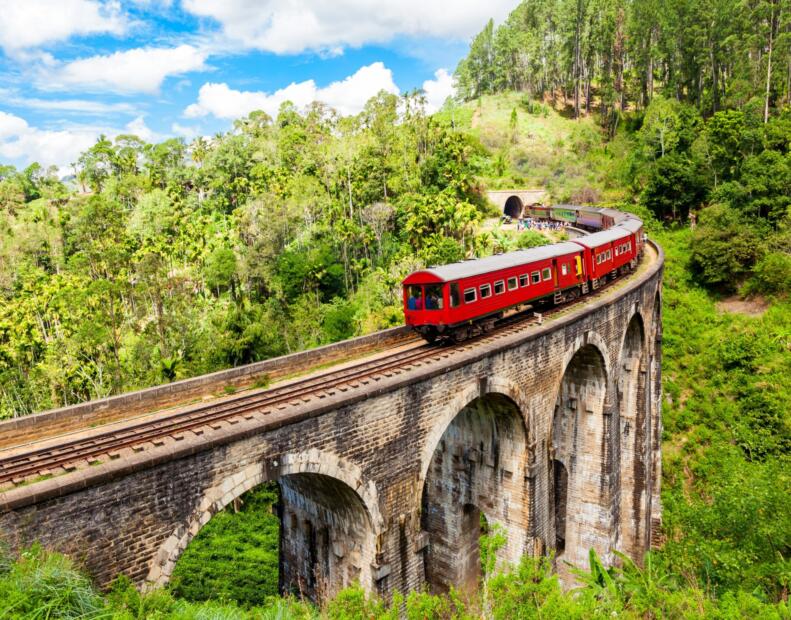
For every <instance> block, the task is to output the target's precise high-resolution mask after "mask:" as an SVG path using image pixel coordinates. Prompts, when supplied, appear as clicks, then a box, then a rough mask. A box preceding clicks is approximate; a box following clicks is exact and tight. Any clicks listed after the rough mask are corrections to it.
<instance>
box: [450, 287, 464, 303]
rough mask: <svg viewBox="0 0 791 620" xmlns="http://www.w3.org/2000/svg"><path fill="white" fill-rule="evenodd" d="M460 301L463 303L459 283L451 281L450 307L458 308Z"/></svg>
mask: <svg viewBox="0 0 791 620" xmlns="http://www.w3.org/2000/svg"><path fill="white" fill-rule="evenodd" d="M460 303H461V297H460V296H459V283H458V282H451V284H450V307H451V308H458V307H459V304H460Z"/></svg>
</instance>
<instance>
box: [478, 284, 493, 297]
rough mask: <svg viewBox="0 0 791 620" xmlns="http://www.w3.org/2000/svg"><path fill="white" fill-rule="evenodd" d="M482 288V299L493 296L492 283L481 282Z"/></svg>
mask: <svg viewBox="0 0 791 620" xmlns="http://www.w3.org/2000/svg"><path fill="white" fill-rule="evenodd" d="M479 288H480V289H481V299H486V298H487V297H491V296H492V285H491V284H481V286H480V287H479Z"/></svg>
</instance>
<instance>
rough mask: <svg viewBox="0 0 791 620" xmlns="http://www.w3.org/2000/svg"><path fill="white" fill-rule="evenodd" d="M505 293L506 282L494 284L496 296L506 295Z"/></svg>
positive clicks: (501, 281) (500, 281) (499, 281)
mask: <svg viewBox="0 0 791 620" xmlns="http://www.w3.org/2000/svg"><path fill="white" fill-rule="evenodd" d="M504 292H505V281H503V280H497V282H495V283H494V294H495V295H499V294H500V293H504Z"/></svg>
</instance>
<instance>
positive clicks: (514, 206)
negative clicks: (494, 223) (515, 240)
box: [503, 196, 524, 219]
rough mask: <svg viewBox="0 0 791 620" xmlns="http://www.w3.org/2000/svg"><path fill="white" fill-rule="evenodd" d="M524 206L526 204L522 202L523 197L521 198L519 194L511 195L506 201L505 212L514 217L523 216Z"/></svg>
mask: <svg viewBox="0 0 791 620" xmlns="http://www.w3.org/2000/svg"><path fill="white" fill-rule="evenodd" d="M523 208H524V205H523V204H522V199H521V198H519V196H510V197H509V198H508V200H506V201H505V206H504V207H503V213H504V214H505V215H508V216H510V217H512V218H514V219H517V218H520V217H522V209H523Z"/></svg>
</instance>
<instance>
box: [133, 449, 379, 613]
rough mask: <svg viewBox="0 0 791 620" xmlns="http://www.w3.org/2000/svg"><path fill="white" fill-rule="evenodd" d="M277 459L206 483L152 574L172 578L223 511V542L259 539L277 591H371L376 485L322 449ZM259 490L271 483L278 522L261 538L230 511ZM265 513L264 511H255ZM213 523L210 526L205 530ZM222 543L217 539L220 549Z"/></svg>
mask: <svg viewBox="0 0 791 620" xmlns="http://www.w3.org/2000/svg"><path fill="white" fill-rule="evenodd" d="M273 463H277V465H275V469H274V470H273V471H271V472H269V476H267V475H266V474H265V473H264V468H263V467H262V466H261V465H260V464H257V465H251V466H249V467H247V468H245V469H244V470H242V471H239V472H237V473H235V474H233V475H231V476H229V477H228V478H226V479H225V480H223V481H222V482H221V483H220V484H218V485H217V486H214V487H212V488H210V489H208V490H207V491H206V493H205V495H204V497H203V500H202V501H201V503H200V505H199V506H198V508H197V510H196V511H195V512H193V513H192V515H191V517H190V519H189V521H188V522H187V523H184V524H183V525H180V526H179V527H178V528H176V530H175V531H174V532H173V534H172V535H171V536H170V538H168V539H167V540H166V541H165V542H164V544H163V545H162V546H161V547H160V549H159V552H158V554H157V556H156V557H155V558H154V560H153V562H152V564H151V569H150V571H149V575H148V579H147V581H148V582H149V583H150V584H157V585H164V584H165V583H167V582H168V581H169V580H170V578H171V575H173V573H174V569H175V566H176V563H177V561H178V560H179V559H180V558H181V556H182V553H183V552H184V550H185V549H186V548H187V547H188V545H189V544H190V542H191V541H192V540H193V539H194V538H195V537H196V536H198V535H201V534H203V533H204V532H202V530H203V529H204V526H206V525H207V524H212V525H214V524H216V523H217V521H216V520H215V519H214V517H215V515H217V514H218V513H225V514H224V516H223V523H222V525H221V527H220V529H219V534H220V535H219V536H218V538H219V539H220V541H222V539H223V537H224V538H225V542H226V544H230V545H233V544H238V545H239V546H240V547H248V546H250V544H251V542H252V543H253V545H258V547H257V548H256V549H254V553H252V554H251V555H253V556H254V557H258V558H263V559H262V560H261V564H260V566H259V567H258V569H259V570H260V571H262V572H270V573H271V572H273V571H276V577H275V578H276V580H277V586H276V587H277V591H279V592H280V593H291V594H296V595H298V596H301V597H305V598H308V599H310V600H312V601H314V602H316V603H321V602H322V601H324V600H326V599H327V598H331V597H332V596H334V595H335V594H336V593H337V592H339V591H340V590H341V589H343V588H345V587H347V586H349V585H352V584H353V583H355V582H359V583H360V584H361V585H362V586H363V587H364V588H366V589H368V590H371V589H372V588H373V583H372V574H371V564H372V563H373V562H374V559H375V553H376V532H377V531H378V529H380V528H379V525H380V524H379V521H380V517H379V514H378V512H376V514H375V515H373V516H372V513H371V510H370V509H369V504H370V503H371V501H373V503H374V505H375V504H376V497H375V487H373V490H372V489H371V486H372V485H370V484H369V485H365V484H363V483H362V478H361V475H359V473H360V472H359V471H357V469H356V468H355V466H354V465H352V464H350V463H347V462H345V461H343V460H342V459H337V458H336V459H335V460H333V459H332V457H331V456H330V455H323V454H321V453H318V452H317V451H311V452H309V453H302V454H299V455H286V456H284V457H282V459H276V460H273ZM319 470H321V471H324V472H329V473H333V472H334V473H338V474H339V475H338V476H337V477H336V476H333V475H328V474H327V473H319ZM262 483H263V484H262ZM262 489H269V490H270V492H271V493H272V494H273V496H274V499H273V500H271V501H270V502H269V504H268V505H267V506H264V507H263V511H264V512H266V511H268V512H269V513H270V514H271V513H272V512H274V515H275V520H276V522H277V523H278V524H279V527H278V526H275V530H277V531H276V532H275V533H270V535H269V536H265V537H264V538H266V540H261V538H262V537H261V536H259V534H260V532H258V531H257V530H256V529H255V528H253V529H251V528H250V526H249V525H248V526H247V527H248V531H245V532H243V535H242V536H240V535H239V531H234V529H235V528H234V525H233V523H232V522H231V523H228V519H227V517H228V516H230V517H234V515H233V514H232V513H233V512H235V511H236V510H237V509H239V508H240V507H242V511H244V510H245V508H244V505H245V503H246V502H248V501H250V502H251V503H255V502H256V500H255V499H250V498H251V496H254V495H255V494H257V493H259V492H260V491H261V490H262ZM372 493H373V496H372ZM259 503H260V502H259ZM266 516H267V515H260V514H259V515H258V518H259V520H261V517H264V518H265V517H266ZM211 529H212V528H206V530H207V532H208V531H209V530H211ZM236 530H238V528H236ZM250 539H255V540H252V541H251V540H250ZM217 544H219V543H218V542H217V541H215V543H214V548H215V549H216V548H217ZM233 555H234V554H231V556H233ZM247 568H250V567H247ZM252 572H254V571H252ZM251 580H252V581H255V582H256V583H251V584H250V585H251V587H260V581H257V577H255V576H254V577H251ZM270 581H271V580H270ZM214 597H216V595H215V596H214ZM197 598H199V597H197ZM250 602H251V603H255V602H256V601H250Z"/></svg>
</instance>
